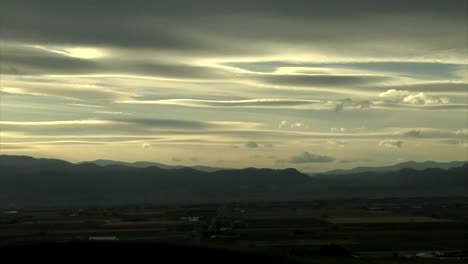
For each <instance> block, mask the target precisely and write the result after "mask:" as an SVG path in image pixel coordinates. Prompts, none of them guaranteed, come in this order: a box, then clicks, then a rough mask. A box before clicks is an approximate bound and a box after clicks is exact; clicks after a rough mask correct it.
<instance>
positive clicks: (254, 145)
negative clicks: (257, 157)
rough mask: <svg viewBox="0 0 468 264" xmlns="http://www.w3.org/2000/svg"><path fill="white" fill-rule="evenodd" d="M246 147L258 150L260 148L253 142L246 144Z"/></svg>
mask: <svg viewBox="0 0 468 264" xmlns="http://www.w3.org/2000/svg"><path fill="white" fill-rule="evenodd" d="M245 146H246V147H247V148H258V147H259V146H258V144H257V143H256V142H253V141H250V142H247V143H245Z"/></svg>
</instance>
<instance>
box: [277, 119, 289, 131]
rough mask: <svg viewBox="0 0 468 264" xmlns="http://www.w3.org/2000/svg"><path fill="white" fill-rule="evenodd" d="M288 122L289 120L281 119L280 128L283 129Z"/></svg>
mask: <svg viewBox="0 0 468 264" xmlns="http://www.w3.org/2000/svg"><path fill="white" fill-rule="evenodd" d="M287 124H288V121H286V120H283V121H281V122H280V123H279V125H278V128H279V129H281V128H283V127H285V126H286V125H287Z"/></svg>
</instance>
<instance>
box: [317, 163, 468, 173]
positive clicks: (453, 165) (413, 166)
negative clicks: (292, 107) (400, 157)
mask: <svg viewBox="0 0 468 264" xmlns="http://www.w3.org/2000/svg"><path fill="white" fill-rule="evenodd" d="M464 163H467V161H451V162H435V161H423V162H416V161H407V162H402V163H398V164H395V165H391V166H382V167H356V168H352V169H348V170H346V169H345V170H343V169H338V170H332V171H327V172H325V173H324V174H335V175H337V174H350V173H362V172H389V171H398V170H401V169H413V170H425V169H432V168H439V169H444V170H447V169H450V168H456V167H461V166H463V164H464ZM311 174H317V173H311Z"/></svg>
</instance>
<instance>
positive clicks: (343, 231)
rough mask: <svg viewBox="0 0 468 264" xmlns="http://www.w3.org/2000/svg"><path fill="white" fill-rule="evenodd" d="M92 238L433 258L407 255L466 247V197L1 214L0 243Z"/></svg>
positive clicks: (302, 254)
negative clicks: (330, 249)
mask: <svg viewBox="0 0 468 264" xmlns="http://www.w3.org/2000/svg"><path fill="white" fill-rule="evenodd" d="M91 237H115V238H117V239H119V240H124V241H135V240H136V241H159V242H164V243H179V244H193V245H202V246H207V247H217V248H219V247H221V248H227V249H231V250H239V251H250V252H261V253H265V254H274V255H281V256H288V257H291V258H293V259H296V260H299V261H300V262H306V263H314V262H315V261H317V260H320V259H321V258H324V256H323V252H321V250H322V249H323V248H324V247H326V246H327V245H338V246H339V247H342V248H344V249H346V250H348V251H349V252H352V254H351V255H352V256H347V257H345V256H341V257H339V256H337V257H333V259H335V260H337V261H338V260H341V261H346V260H348V261H352V263H356V261H359V262H357V263H360V262H367V261H372V260H375V259H378V260H380V261H387V260H388V261H395V260H401V261H407V260H408V259H410V260H411V261H412V262H411V263H420V262H421V261H425V262H428V261H429V263H437V262H435V261H443V260H440V259H437V260H432V259H431V260H421V259H416V258H413V256H415V254H417V253H418V252H462V251H465V250H467V249H468V199H466V198H430V199H424V198H413V199H403V198H400V199H379V200H372V199H356V200H331V201H308V202H281V203H280V202H278V203H266V202H265V203H258V202H257V203H236V202H232V203H225V204H204V205H172V206H162V205H149V204H147V205H133V206H132V205H127V206H115V207H110V206H109V207H73V208H71V207H67V208H13V207H8V208H3V209H2V214H1V215H0V244H1V245H8V244H14V243H24V242H25V241H38V240H39V241H77V240H88V239H90V238H91ZM396 258H397V259H396ZM455 261H456V260H455ZM461 261H463V260H461ZM338 262H339V261H338ZM341 263H346V262H341ZM379 263H381V262H379ZM391 263H395V262H391ZM450 263H456V262H453V261H452V262H450Z"/></svg>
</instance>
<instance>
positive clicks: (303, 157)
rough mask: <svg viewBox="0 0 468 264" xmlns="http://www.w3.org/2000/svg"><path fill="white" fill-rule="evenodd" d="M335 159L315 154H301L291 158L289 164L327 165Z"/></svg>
mask: <svg viewBox="0 0 468 264" xmlns="http://www.w3.org/2000/svg"><path fill="white" fill-rule="evenodd" d="M335 160H336V159H335V158H333V157H329V156H322V155H317V154H311V153H309V152H303V153H301V154H299V155H297V156H293V157H292V158H291V159H290V160H289V162H290V163H328V162H333V161H335Z"/></svg>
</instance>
